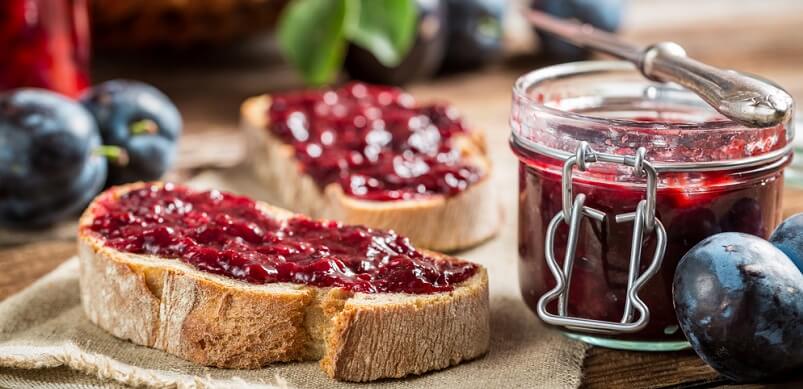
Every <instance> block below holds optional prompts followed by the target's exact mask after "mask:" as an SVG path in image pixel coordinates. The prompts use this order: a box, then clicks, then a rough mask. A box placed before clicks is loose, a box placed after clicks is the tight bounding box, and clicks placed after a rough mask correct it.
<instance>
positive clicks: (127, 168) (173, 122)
mask: <svg viewBox="0 0 803 389" xmlns="http://www.w3.org/2000/svg"><path fill="white" fill-rule="evenodd" d="M81 102H82V103H83V104H84V106H85V107H86V108H87V109H88V110H89V112H90V113H92V116H94V117H95V121H96V122H97V124H98V128H99V129H100V134H101V137H102V138H103V142H104V145H105V146H106V147H104V149H103V150H104V151H105V153H106V155H107V156H108V157H110V159H111V163H110V164H109V179H108V183H107V185H117V184H123V183H127V182H134V181H151V180H157V179H159V178H161V177H162V175H163V174H164V173H165V172H166V171H167V170H168V169H169V168H170V166H172V164H173V161H174V160H175V154H176V142H177V140H178V138H179V136H180V135H181V127H182V121H181V114H179V111H178V109H177V108H176V106H175V105H174V104H173V102H171V101H170V99H169V98H167V96H165V95H164V94H163V93H162V92H160V91H159V90H158V89H156V88H154V87H153V86H150V85H148V84H145V83H142V82H138V81H127V80H112V81H107V82H104V83H102V84H99V85H96V86H95V87H93V88H92V89H90V90H89V91H88V92H87V93H86V94H84V96H82V97H81Z"/></svg>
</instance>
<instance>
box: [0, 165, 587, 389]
mask: <svg viewBox="0 0 803 389" xmlns="http://www.w3.org/2000/svg"><path fill="white" fill-rule="evenodd" d="M505 170H512V171H507V172H504V171H502V172H499V173H500V174H498V175H497V177H495V179H496V180H497V181H500V188H505V190H500V193H499V194H500V196H502V197H503V203H504V204H505V208H506V210H505V211H506V216H507V217H506V220H505V225H504V228H503V230H502V231H501V233H500V234H499V236H498V237H497V238H496V239H494V240H492V241H490V242H488V243H486V244H484V245H482V246H480V247H477V248H475V249H472V250H469V251H466V252H463V253H460V254H459V256H461V257H464V258H467V259H470V260H473V261H476V262H478V263H481V264H483V265H484V266H486V267H487V268H488V273H489V276H490V286H491V330H492V334H491V348H490V351H489V352H488V354H487V355H485V356H484V357H482V358H480V359H477V360H475V361H471V362H468V363H463V364H461V365H459V366H456V367H453V368H449V369H446V370H443V371H438V372H433V373H429V374H424V375H422V376H417V377H410V378H407V379H402V380H385V381H379V382H373V383H369V384H350V383H341V382H337V381H333V380H331V379H329V378H327V377H326V376H325V375H324V374H323V372H322V371H321V370H320V369H319V367H318V365H317V363H316V362H306V363H289V364H275V365H271V366H268V367H265V368H263V369H259V370H225V369H214V368H206V367H201V366H196V365H193V364H191V363H189V362H186V361H183V360H181V359H178V358H176V357H173V356H171V355H168V354H166V353H163V352H161V351H157V350H152V349H149V348H146V347H141V346H136V345H134V344H132V343H130V342H126V341H121V340H118V339H116V338H114V337H113V336H111V335H109V334H107V333H106V332H104V331H103V330H101V329H99V328H97V327H95V326H94V325H92V324H91V323H90V322H89V321H88V320H87V319H86V318H85V317H84V314H83V311H82V309H81V306H80V301H79V297H78V263H77V261H76V260H75V259H71V260H69V261H67V262H65V263H64V264H63V265H61V266H60V267H59V268H57V269H56V270H54V271H53V272H52V273H50V274H48V275H47V276H45V277H44V278H42V279H40V280H38V281H37V282H36V283H34V284H33V285H31V286H30V287H29V288H27V289H25V290H23V291H22V292H20V293H18V294H16V295H14V296H12V297H10V298H8V299H7V300H5V301H3V302H2V303H0V386H2V387H9V388H28V387H45V388H95V387H117V386H120V385H121V384H126V385H135V386H154V387H178V388H195V387H226V388H229V387H256V386H258V385H264V386H265V387H272V386H278V387H298V388H318V387H327V388H353V387H361V388H366V387H378V388H408V387H424V388H489V387H493V388H525V387H526V388H532V387H545V388H574V387H577V386H578V385H579V384H580V376H581V367H582V362H583V357H584V355H585V350H586V347H585V346H584V345H582V344H581V343H577V342H573V341H571V340H568V339H567V338H565V337H563V336H562V335H560V334H559V333H558V332H556V331H553V330H549V329H547V328H545V327H543V326H542V325H541V324H540V323H539V322H538V320H536V317H535V315H534V314H533V313H532V312H530V311H529V310H528V309H527V308H526V307H525V305H524V303H523V302H522V301H521V298H520V296H519V292H518V275H517V271H516V258H517V253H516V226H515V214H514V212H515V204H516V190H515V187H516V184H515V180H516V176H515V170H514V169H505ZM191 184H192V185H194V186H198V187H216V188H220V189H228V190H233V191H235V192H240V193H246V194H249V195H252V196H255V197H258V198H259V197H264V193H261V192H260V190H259V188H258V187H257V186H256V185H255V184H254V183H253V182H251V178H250V175H247V174H246V173H244V172H243V170H242V169H232V170H229V171H227V172H224V173H223V174H220V173H204V174H202V175H201V176H199V177H198V178H197V179H195V180H193V182H191ZM98 377H99V378H101V379H102V380H98Z"/></svg>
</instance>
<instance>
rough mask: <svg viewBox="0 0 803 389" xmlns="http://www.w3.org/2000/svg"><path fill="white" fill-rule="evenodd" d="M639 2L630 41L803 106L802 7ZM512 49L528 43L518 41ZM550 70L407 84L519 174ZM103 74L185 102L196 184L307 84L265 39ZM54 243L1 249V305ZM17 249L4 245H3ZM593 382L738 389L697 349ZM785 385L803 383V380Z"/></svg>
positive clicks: (638, 358)
mask: <svg viewBox="0 0 803 389" xmlns="http://www.w3.org/2000/svg"><path fill="white" fill-rule="evenodd" d="M631 4H632V6H631V8H630V10H629V12H628V14H627V17H626V25H625V28H624V31H623V34H624V35H625V36H626V37H628V38H629V39H631V40H634V41H637V42H642V43H649V42H656V41H662V40H674V41H677V42H678V43H681V44H682V45H684V46H685V47H686V48H687V51H688V52H689V53H690V54H691V55H693V56H695V57H697V58H699V59H702V60H704V61H707V62H710V63H712V64H715V65H718V66H722V67H730V68H735V69H739V70H743V71H749V72H754V73H758V74H761V75H763V76H765V77H768V78H770V79H773V80H775V81H777V82H778V83H780V84H781V85H783V86H784V87H786V88H787V89H788V90H789V91H790V92H791V93H792V94H793V95H794V96H795V98H796V99H797V100H798V101H803V32H801V31H803V30H801V29H800V25H803V1H796V0H770V1H762V0H708V1H705V2H700V1H691V0H680V1H672V2H668V1H660V0H639V1H632V2H631ZM525 35H526V34H525ZM526 39H530V38H527V37H525V41H526ZM518 42H520V41H518ZM513 46H514V47H517V48H519V49H520V48H521V47H523V45H522V44H520V43H519V44H517V45H513ZM524 46H526V45H524ZM544 64H545V63H544V62H543V61H542V60H540V59H538V58H535V57H533V56H526V55H525V56H522V55H519V56H516V57H515V58H512V59H509V60H507V61H506V62H505V63H503V64H499V65H496V66H493V67H491V68H489V69H486V70H483V71H481V72H478V73H473V74H459V75H452V76H448V77H442V78H439V79H437V80H434V81H430V82H423V83H416V84H413V85H410V86H409V89H410V90H411V91H412V92H413V93H414V94H415V95H416V96H419V97H420V98H421V99H422V100H428V99H440V100H447V101H449V102H451V103H453V104H454V105H456V106H457V107H458V108H459V109H460V110H461V111H462V112H463V113H464V115H465V116H466V117H467V120H468V121H469V122H470V123H472V124H473V125H477V126H479V127H482V128H483V129H485V131H486V132H487V133H488V138H489V142H490V149H491V150H490V151H491V155H492V157H493V158H494V162H495V163H496V164H497V166H500V168H509V169H515V167H514V165H513V164H514V163H515V162H514V159H513V157H512V156H511V155H510V153H509V152H508V150H507V146H506V139H507V131H508V128H507V115H508V113H509V101H510V88H511V86H512V84H513V81H514V80H515V78H516V77H517V76H518V75H520V74H522V73H524V72H525V71H528V70H530V69H533V68H536V67H538V66H543V65H544ZM93 71H94V77H95V80H103V79H110V78H121V77H124V78H135V79H141V80H144V81H147V82H151V83H153V84H155V85H157V86H158V87H160V88H161V89H163V90H164V91H165V92H166V93H167V94H168V95H170V96H171V98H173V99H174V100H175V101H176V102H177V104H178V106H179V108H180V109H181V111H182V114H183V115H184V118H185V122H186V125H185V128H186V132H187V135H186V136H185V137H184V138H183V140H182V150H183V152H182V154H181V156H180V160H179V166H180V167H181V169H180V170H179V171H176V172H173V173H171V177H172V178H176V179H184V178H187V177H189V176H191V175H192V174H194V173H195V172H197V171H198V170H199V169H200V168H207V167H214V166H229V165H231V164H232V163H236V161H237V158H238V155H241V154H242V146H243V145H242V142H241V140H240V138H239V137H238V136H237V135H236V133H235V132H234V131H233V129H234V128H236V123H237V120H238V106H239V104H240V102H241V101H242V100H243V99H245V98H246V97H249V96H251V95H256V94H260V93H264V92H268V91H275V90H284V89H289V88H294V87H298V85H299V79H298V77H297V76H296V75H295V74H294V73H293V72H292V71H291V70H289V69H288V68H287V67H286V66H284V65H283V64H282V63H281V62H280V60H278V59H277V58H276V56H275V52H274V49H273V47H272V45H271V44H270V43H262V42H256V43H254V44H252V45H249V46H247V47H245V48H232V49H231V52H227V53H215V54H214V55H210V53H204V52H201V53H179V54H175V53H173V54H168V53H159V54H158V55H157V56H151V57H145V58H142V57H140V55H138V54H137V55H129V56H121V55H119V54H118V55H115V57H114V58H110V57H106V58H96V61H95V68H94V69H93ZM210 148H211V149H210ZM505 190H515V188H505ZM784 204H785V214H787V215H788V214H792V213H795V212H801V211H803V190H802V189H795V188H787V190H786V191H785V194H784ZM53 236H54V235H53V234H51V235H50V236H49V239H47V240H45V241H43V242H40V243H26V244H21V245H17V246H13V247H10V246H5V247H0V268H2V269H4V270H3V271H2V272H0V300H2V299H4V298H6V297H7V296H9V295H10V294H12V293H14V292H16V291H18V290H20V289H22V288H24V287H25V286H27V285H29V284H30V283H31V282H33V281H35V280H36V279H37V278H39V277H40V276H42V275H43V274H45V273H47V272H48V271H50V270H51V269H53V268H54V267H55V266H57V265H58V264H59V263H61V261H63V260H64V259H66V258H67V257H68V256H69V255H71V254H72V253H74V250H75V249H74V242H72V241H71V240H70V239H69V237H67V238H66V239H65V237H64V236H63V234H58V235H55V236H57V238H56V239H54V238H53ZM7 243H8V242H2V241H0V245H3V244H7ZM583 382H584V386H585V387H588V388H604V387H706V388H707V387H719V386H729V385H731V384H730V383H728V382H727V381H725V380H723V379H722V378H720V377H718V376H717V374H716V373H715V372H714V371H713V370H711V369H710V368H709V367H707V366H706V365H705V364H704V363H703V362H702V360H700V359H699V358H698V357H697V356H695V355H694V353H692V352H691V351H685V352H675V353H637V352H620V351H613V350H607V349H601V348H592V349H591V350H590V351H589V353H588V356H587V358H586V360H585V366H584V380H583ZM777 385H778V386H779V387H803V381H801V380H798V381H794V382H785V383H783V382H782V383H778V384H777ZM766 386H768V385H767V384H762V385H742V386H739V387H741V388H747V387H766Z"/></svg>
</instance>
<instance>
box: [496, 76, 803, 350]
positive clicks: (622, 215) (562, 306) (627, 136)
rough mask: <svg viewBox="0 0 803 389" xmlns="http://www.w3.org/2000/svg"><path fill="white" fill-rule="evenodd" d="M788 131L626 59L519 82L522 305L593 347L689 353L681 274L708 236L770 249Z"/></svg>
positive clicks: (515, 116)
mask: <svg viewBox="0 0 803 389" xmlns="http://www.w3.org/2000/svg"><path fill="white" fill-rule="evenodd" d="M791 123H792V121H791V120H790V121H789V122H788V123H784V124H783V125H779V126H777V127H772V128H758V129H757V128H746V127H744V126H741V125H739V124H736V123H734V122H731V121H729V120H727V119H725V118H724V117H722V116H721V115H719V114H718V113H717V112H716V111H714V110H713V109H712V108H711V107H709V106H708V105H706V104H705V103H704V102H703V101H702V100H701V99H700V98H699V97H697V96H696V95H694V94H692V93H691V92H688V91H685V90H682V89H679V88H678V87H675V86H670V85H663V84H657V83H653V82H651V81H649V80H647V79H645V78H644V77H643V76H641V75H640V74H639V73H638V72H637V71H636V69H635V68H634V67H633V66H631V65H630V64H628V63H624V62H606V61H596V62H578V63H570V64H563V65H557V66H553V67H549V68H544V69H540V70H537V71H534V72H532V73H529V74H527V75H525V76H523V77H522V78H520V79H519V80H518V81H517V83H516V85H515V87H514V95H513V104H512V114H511V119H510V124H511V128H512V138H511V147H512V149H513V151H514V152H515V153H516V154H517V155H518V157H519V160H520V164H519V256H520V261H519V281H520V286H521V293H522V296H523V298H524V300H525V302H526V303H527V304H528V305H529V307H530V308H531V309H532V310H533V311H534V312H536V313H538V315H539V317H541V319H542V320H544V321H545V322H546V323H547V324H550V325H554V326H558V327H561V328H562V329H563V330H564V331H566V332H567V334H569V335H570V336H572V337H574V338H578V339H580V340H583V341H586V342H589V343H592V344H595V345H600V346H606V347H614V348H624V349H637V350H656V351H657V350H676V349H681V348H685V347H687V345H688V344H687V342H685V339H684V337H683V334H682V332H681V331H680V330H679V329H678V326H677V320H676V318H675V313H674V309H673V306H672V294H671V285H672V279H673V276H674V270H675V267H676V265H677V263H678V261H679V260H680V258H681V257H682V256H683V255H684V254H685V253H686V252H687V251H688V250H689V249H690V248H691V247H693V246H694V245H695V244H696V243H698V242H700V241H701V240H703V239H704V238H706V237H707V236H710V235H712V234H716V233H719V232H725V231H740V232H745V233H750V234H754V235H758V236H761V237H764V238H766V237H767V236H768V235H769V234H770V232H771V231H772V229H773V228H774V227H775V226H776V225H777V224H778V223H779V222H780V219H781V194H782V188H783V174H782V173H783V169H784V167H785V166H786V165H787V164H788V162H789V160H790V158H791V155H790V149H791V146H790V142H791V140H792V134H793V129H792V125H791ZM578 149H582V150H581V151H578ZM640 153H643V154H641V156H639V154H640ZM567 161H568V163H567ZM581 161H582V162H581ZM652 174H654V177H653V178H654V183H653V184H650V183H649V179H650V175H652ZM650 189H651V190H650ZM583 201H584V202H583ZM653 202H654V205H653V204H652V203H653ZM573 207H575V208H577V211H573ZM637 207H642V209H641V210H640V215H639V214H635V213H634V212H635V211H636V209H637ZM582 210H585V212H581V211H582ZM573 212H577V215H576V216H579V217H574V219H576V220H574V221H573V220H572V218H573V215H572V213H573ZM653 215H654V216H653ZM617 216H618V218H617ZM650 221H652V222H650ZM572 224H574V225H575V228H574V235H576V240H575V244H574V255H568V256H567V255H566V254H567V251H568V252H569V254H571V249H572V246H573V245H572V244H570V243H572V241H573V239H572V237H571V236H570V235H572V234H571V233H570V225H572ZM637 224H638V225H639V226H640V228H641V229H642V230H643V231H642V232H641V233H639V231H638V230H637V229H635V227H636V225H637ZM550 230H551V231H550ZM548 235H551V236H548ZM634 235H635V236H636V237H637V238H635V239H634V238H633V237H634ZM639 236H640V238H639ZM634 248H635V251H634ZM639 249H640V251H639ZM550 254H551V255H550ZM567 259H568V260H569V265H568V266H567V264H566V260H567ZM652 273H654V274H652ZM642 301H643V304H642ZM626 309H627V311H628V313H626V312H625V310H626Z"/></svg>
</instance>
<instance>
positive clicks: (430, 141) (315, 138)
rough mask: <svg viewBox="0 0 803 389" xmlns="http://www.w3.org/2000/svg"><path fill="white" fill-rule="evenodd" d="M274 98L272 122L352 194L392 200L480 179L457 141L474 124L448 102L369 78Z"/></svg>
mask: <svg viewBox="0 0 803 389" xmlns="http://www.w3.org/2000/svg"><path fill="white" fill-rule="evenodd" d="M271 99H272V100H271V106H270V109H269V112H268V118H269V123H270V124H269V130H270V131H271V133H272V134H273V135H274V136H276V137H278V138H279V139H281V140H282V141H283V142H285V143H287V144H289V145H291V146H293V148H294V149H295V157H296V158H297V159H298V161H299V162H300V163H301V166H302V169H303V171H304V172H305V173H306V174H308V175H310V176H311V177H312V178H313V179H314V180H315V182H316V183H317V184H318V186H319V187H320V188H324V187H325V186H326V185H329V184H331V183H338V184H339V185H340V186H341V187H342V188H343V191H344V192H345V193H346V194H347V195H349V196H352V197H356V198H359V199H363V200H373V201H392V200H405V199H412V198H418V197H422V196H430V195H447V196H449V195H454V194H457V193H459V192H461V191H463V190H465V189H466V188H467V187H468V186H469V185H471V184H472V183H474V182H476V181H477V180H479V179H480V176H481V172H480V171H479V170H478V169H477V168H476V167H475V166H472V165H470V164H468V163H466V162H465V161H464V160H463V159H462V158H461V152H460V149H459V148H458V147H457V145H455V144H453V143H456V142H453V140H454V138H455V136H456V135H463V136H465V135H467V130H466V128H465V127H464V126H463V123H462V122H461V121H460V119H459V118H458V117H457V114H456V113H455V111H454V109H452V108H450V107H448V106H445V105H416V103H415V101H414V100H413V98H412V96H410V95H409V94H407V93H404V92H403V91H401V90H399V89H397V88H393V87H386V86H374V85H367V84H362V83H352V84H348V85H346V86H343V87H341V88H339V89H335V90H321V91H303V92H295V93H287V94H278V95H274V96H272V97H271Z"/></svg>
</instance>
